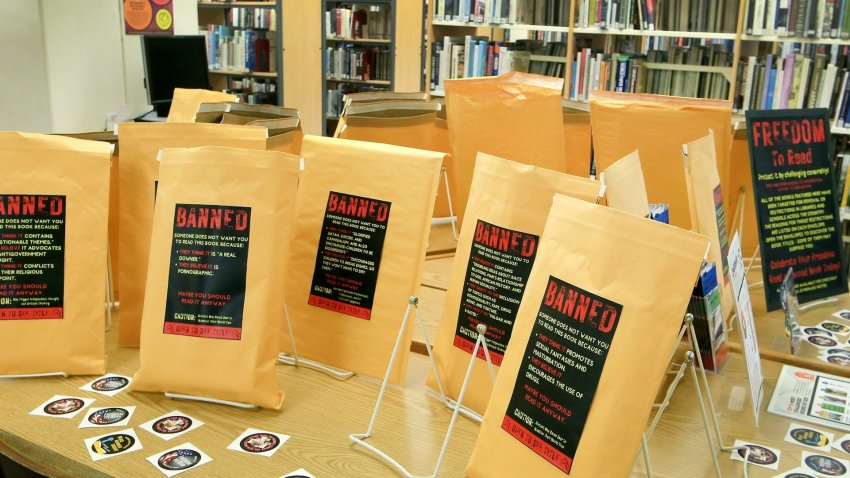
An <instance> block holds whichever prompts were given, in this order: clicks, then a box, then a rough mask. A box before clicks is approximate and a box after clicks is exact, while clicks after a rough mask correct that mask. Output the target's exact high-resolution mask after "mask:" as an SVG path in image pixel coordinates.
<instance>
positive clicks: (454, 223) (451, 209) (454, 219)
mask: <svg viewBox="0 0 850 478" xmlns="http://www.w3.org/2000/svg"><path fill="white" fill-rule="evenodd" d="M440 176H442V177H443V184H445V185H446V201H447V202H448V203H449V219H451V223H452V236H453V237H454V238H455V240H456V241H457V240H458V239H459V238H460V235H459V234H458V232H457V216H455V208H454V206H453V205H452V193H451V191H450V190H449V171H448V170H447V169H446V167H445V166H442V167H441V168H440Z"/></svg>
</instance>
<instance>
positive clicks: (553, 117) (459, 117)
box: [446, 73, 565, 222]
mask: <svg viewBox="0 0 850 478" xmlns="http://www.w3.org/2000/svg"><path fill="white" fill-rule="evenodd" d="M562 83H563V80H562V79H560V78H550V77H547V76H539V75H530V74H527V73H508V74H505V75H501V76H498V77H487V78H469V79H461V80H447V81H446V107H447V108H448V124H449V138H450V139H449V141H450V143H451V147H452V161H453V167H454V184H453V185H452V199H453V202H454V206H455V207H454V209H455V213H456V215H457V217H458V222H463V211H464V210H465V208H466V201H467V200H468V199H469V187H470V184H471V183H472V171H473V169H474V166H475V155H476V154H477V153H478V152H479V151H481V152H484V153H488V154H492V155H495V156H499V157H502V158H511V159H512V160H514V161H517V162H520V163H525V164H530V165H533V166H540V167H541V168H546V169H551V170H554V171H563V169H564V164H565V160H564V127H563V119H562V112H561V86H562Z"/></svg>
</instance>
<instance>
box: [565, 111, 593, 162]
mask: <svg viewBox="0 0 850 478" xmlns="http://www.w3.org/2000/svg"><path fill="white" fill-rule="evenodd" d="M561 103H562V109H563V120H564V158H565V159H566V169H564V172H566V173H567V174H572V175H573V176H579V177H582V178H586V177H589V176H590V156H591V152H590V142H591V141H590V114H589V113H587V112H586V111H578V110H575V109H573V108H572V107H571V104H570V103H569V100H561Z"/></svg>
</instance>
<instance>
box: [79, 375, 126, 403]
mask: <svg viewBox="0 0 850 478" xmlns="http://www.w3.org/2000/svg"><path fill="white" fill-rule="evenodd" d="M130 380H131V378H130V377H127V376H124V375H116V374H114V373H108V374H106V375H104V376H102V377H98V378H96V379H94V380H92V381H91V382H89V383H87V384H85V385H83V386H82V387H80V390H83V391H86V392H94V393H99V394H101V395H106V396H109V397H112V396H114V395H115V394H117V393H120V392H121V391H122V390H124V389H126V388H127V385H130Z"/></svg>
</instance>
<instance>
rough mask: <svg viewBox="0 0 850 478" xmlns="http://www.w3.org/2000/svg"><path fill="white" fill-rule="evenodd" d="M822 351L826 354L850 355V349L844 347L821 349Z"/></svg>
mask: <svg viewBox="0 0 850 478" xmlns="http://www.w3.org/2000/svg"><path fill="white" fill-rule="evenodd" d="M820 353H822V354H826V355H844V356H845V357H850V350H848V349H842V348H835V349H826V350H821V352H820Z"/></svg>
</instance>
